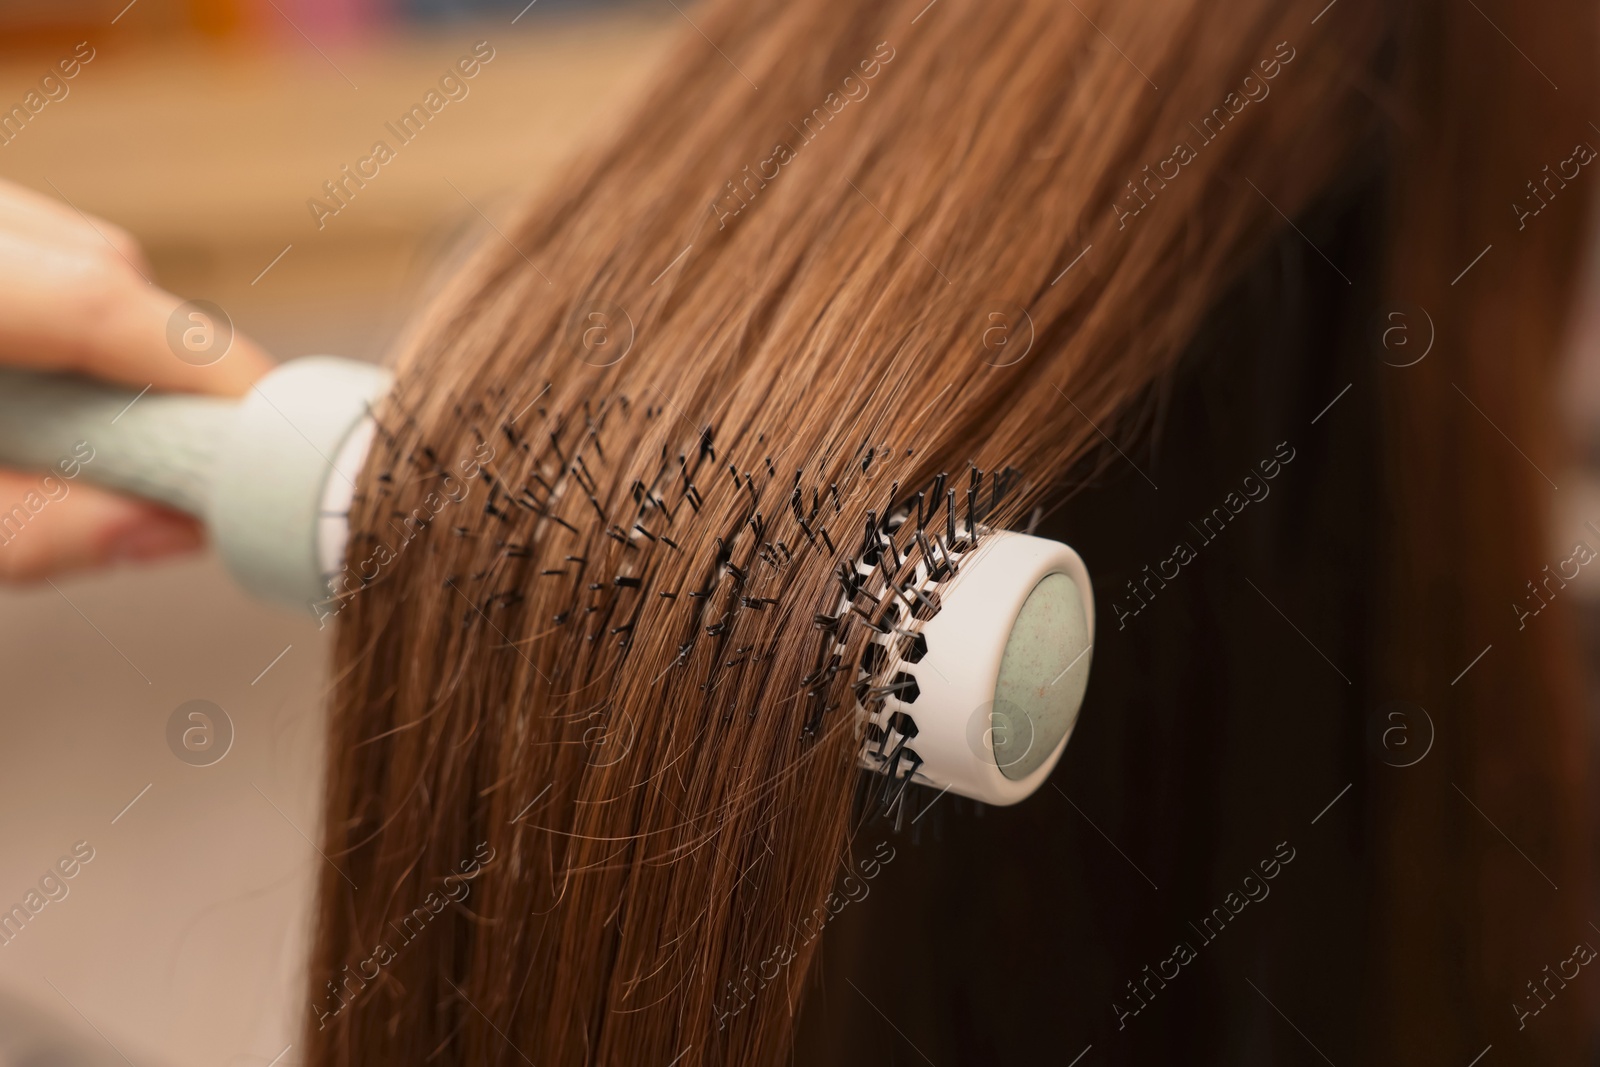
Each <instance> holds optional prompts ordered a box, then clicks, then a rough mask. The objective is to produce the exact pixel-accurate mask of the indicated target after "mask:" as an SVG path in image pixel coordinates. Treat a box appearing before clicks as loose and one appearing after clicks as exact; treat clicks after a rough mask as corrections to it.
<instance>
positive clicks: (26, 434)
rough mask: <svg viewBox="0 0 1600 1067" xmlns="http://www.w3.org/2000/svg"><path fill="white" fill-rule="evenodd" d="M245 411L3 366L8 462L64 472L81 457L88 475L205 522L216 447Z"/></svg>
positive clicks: (1, 420) (1, 415) (0, 459)
mask: <svg viewBox="0 0 1600 1067" xmlns="http://www.w3.org/2000/svg"><path fill="white" fill-rule="evenodd" d="M235 407H237V403H236V402H235V401H230V400H219V399H216V398H212V397H197V396H176V395H169V394H155V393H144V394H141V393H140V391H139V390H136V389H124V388H121V387H119V386H114V385H107V384H105V383H103V382H97V381H91V380H89V379H86V378H79V377H76V376H69V375H61V374H40V373H36V372H33V371H21V370H0V463H3V464H4V465H6V466H8V467H17V468H21V469H23V470H41V471H49V472H51V473H52V474H55V475H57V476H58V477H60V476H62V475H63V474H64V473H65V471H64V468H63V467H62V465H63V464H67V463H70V462H72V461H73V460H77V461H79V463H80V474H81V477H82V478H83V479H84V480H85V481H89V482H93V483H95V484H96V485H101V486H104V487H106V488H108V489H115V490H118V491H120V492H124V493H130V494H132V495H134V496H141V497H144V498H146V499H148V500H154V501H157V502H159V503H162V504H166V505H167V506H168V507H172V508H176V509H177V510H179V511H183V512H187V513H188V514H190V515H193V516H195V517H197V518H203V517H204V516H205V507H206V501H207V499H208V498H209V497H210V490H211V474H212V467H213V465H214V463H215V460H216V449H217V446H218V443H219V442H220V441H221V439H222V436H223V432H224V430H225V428H226V427H227V425H228V424H229V423H230V422H231V421H232V420H233V414H234V409H235ZM85 446H87V447H85ZM91 450H92V451H91ZM85 456H89V457H92V458H89V459H87V461H85Z"/></svg>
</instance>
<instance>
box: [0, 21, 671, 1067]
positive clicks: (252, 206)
mask: <svg viewBox="0 0 1600 1067" xmlns="http://www.w3.org/2000/svg"><path fill="white" fill-rule="evenodd" d="M135 10H137V9H135ZM662 10H663V11H664V12H665V18H664V19H663V18H660V17H656V18H649V17H645V16H642V15H639V14H637V13H634V14H624V15H620V16H616V15H614V16H608V17H606V18H604V19H603V20H595V21H585V20H582V19H578V18H576V17H563V18H561V19H549V18H546V19H542V20H541V19H534V18H532V17H530V18H529V19H525V20H523V21H522V22H520V23H519V24H518V26H517V27H516V28H515V30H513V29H512V28H510V27H509V26H455V25H453V26H448V27H440V28H438V29H437V30H435V31H432V32H431V34H430V36H428V37H427V38H426V39H409V38H408V39H395V40H392V41H388V42H385V43H383V44H382V45H381V46H364V47H362V48H359V49H338V48H332V49H329V50H328V59H327V60H324V59H323V58H322V57H321V56H319V55H318V54H317V52H316V51H314V50H313V49H311V48H309V47H304V46H302V47H297V48H295V49H294V50H292V51H277V52H273V51H247V50H237V49H230V50H223V49H220V48H218V49H207V48H204V47H201V46H197V45H193V44H189V45H180V44H173V45H171V46H170V47H168V46H163V47H159V48H157V49H156V50H154V51H149V50H146V51H139V50H137V49H135V48H133V47H132V46H129V47H126V48H124V47H121V46H120V45H119V43H118V40H117V37H116V35H115V33H114V32H111V30H114V29H115V28H111V30H108V31H106V32H104V33H103V34H101V36H100V37H99V38H97V39H96V41H95V47H96V49H97V55H96V58H95V59H94V60H93V61H92V62H91V63H90V64H89V65H88V66H86V67H85V68H84V69H83V70H82V72H81V73H80V74H79V75H78V77H76V78H75V79H73V80H72V82H71V83H70V86H71V91H70V94H69V95H68V96H67V97H66V98H65V99H64V100H61V101H58V102H54V103H51V104H49V105H48V106H47V107H46V108H45V109H44V110H43V111H41V112H40V114H39V115H38V116H37V117H36V119H35V120H34V121H33V122H31V123H30V124H29V126H28V127H27V128H26V130H25V131H24V132H23V134H22V135H21V136H20V137H18V138H17V139H16V140H15V141H14V142H13V143H11V144H10V145H7V146H3V147H0V175H4V176H5V177H7V178H9V179H11V180H14V181H18V182H21V183H23V184H25V185H28V186H31V187H33V188H35V189H39V190H41V191H43V192H45V193H46V194H48V195H56V190H59V192H60V194H62V195H64V196H65V197H67V198H68V199H70V200H71V202H72V203H73V204H74V205H76V206H77V207H79V208H80V209H82V210H84V211H86V212H90V213H94V214H98V215H102V216H105V217H106V218H109V219H112V220H114V221H116V222H118V223H120V224H121V225H123V226H125V227H127V228H128V229H130V230H131V231H132V232H133V233H134V234H135V235H136V236H137V237H138V238H139V239H140V240H141V241H143V242H144V244H145V246H146V248H147V249H148V250H149V253H150V255H151V258H152V260H153V262H154V264H155V267H156V271H157V276H158V281H159V282H160V283H161V284H162V285H164V286H166V287H167V288H170V289H172V290H174V291H175V292H178V293H180V294H183V295H185V296H188V297H193V298H207V299H211V300H214V301H216V302H217V303H219V304H221V305H222V306H223V307H224V308H226V309H227V310H228V311H229V312H230V314H231V315H232V316H233V318H234V320H235V322H236V323H237V325H238V326H239V327H240V328H241V329H242V330H244V331H245V332H247V333H249V334H251V335H252V336H254V337H256V338H257V339H258V340H260V341H262V342H263V343H264V344H266V345H267V347H268V348H269V349H270V350H271V351H273V352H274V354H276V355H277V356H279V357H280V358H287V357H290V356H294V355H299V354H302V353H305V352H310V351H332V352H338V353H341V354H346V355H353V356H364V357H371V358H375V357H377V356H378V355H380V354H381V353H382V352H383V350H384V349H385V348H386V347H387V345H388V343H389V341H390V339H391V338H392V337H393V336H394V334H395V332H396V331H397V330H398V329H399V327H400V326H401V324H402V323H403V322H404V321H405V319H406V318H407V316H408V315H409V314H410V313H411V312H412V311H413V310H414V309H415V306H416V303H417V301H418V298H419V294H420V292H421V290H422V288H423V287H424V285H425V282H426V279H427V278H428V277H429V275H430V273H431V272H432V271H433V269H434V265H435V262H436V257H437V256H438V255H439V252H440V250H441V249H442V248H444V247H447V246H448V245H450V244H451V243H452V242H453V241H454V240H455V239H456V238H458V237H468V238H470V237H472V236H474V235H481V234H487V233H488V232H489V231H488V224H487V223H486V222H485V221H484V219H483V217H482V216H480V215H479V214H478V209H481V210H482V211H483V212H484V213H485V214H486V215H487V216H488V217H489V218H490V219H496V218H498V217H503V212H504V210H505V209H506V208H507V207H508V206H509V204H510V203H511V202H512V200H513V199H514V198H515V197H516V196H517V195H518V192H519V191H520V190H525V189H528V188H530V187H534V186H537V185H539V184H540V183H541V182H544V181H546V180H548V179H549V178H550V176H551V175H552V174H553V173H555V172H556V170H557V169H558V168H559V167H560V165H561V164H562V162H563V160H565V159H567V158H568V157H569V155H570V154H571V153H572V151H573V150H574V149H575V148H576V147H577V145H578V144H579V142H581V141H582V140H583V139H584V138H586V137H587V136H589V135H591V134H596V135H603V133H604V130H605V127H606V125H607V123H608V122H609V121H610V119H611V117H612V116H613V115H615V114H616V112H617V110H618V109H619V108H621V107H623V106H624V105H625V103H626V101H627V100H628V98H629V97H630V95H632V94H633V93H634V92H635V91H636V86H637V84H638V82H639V80H640V79H641V77H642V76H643V75H644V74H645V73H646V72H647V70H648V68H649V66H650V65H651V64H652V63H653V62H654V61H655V59H656V58H657V56H658V55H659V54H660V52H661V49H662V47H663V44H664V42H665V39H666V36H667V31H669V30H671V29H673V21H676V22H679V23H680V24H681V20H679V19H678V17H677V16H676V15H675V14H674V13H673V12H672V10H671V8H670V7H666V6H665V5H663V7H662ZM669 20H671V21H669ZM479 40H488V41H490V43H491V44H492V46H493V47H494V49H495V58H494V59H493V60H492V61H491V62H490V63H489V64H488V65H486V66H485V67H484V68H483V69H482V71H481V73H480V74H479V75H478V76H477V77H476V78H474V79H472V80H471V81H470V82H469V83H468V84H469V86H470V92H469V95H468V96H467V97H466V98H465V99H463V100H459V101H455V102H452V103H450V104H448V105H447V106H446V107H445V108H444V109H443V110H442V111H441V112H440V113H439V114H438V115H437V116H435V117H434V119H433V120H432V121H430V123H429V124H428V126H427V128H426V129H425V130H424V131H423V132H422V133H421V134H420V135H419V136H418V137H417V138H416V139H415V140H414V141H413V142H412V143H410V144H408V145H405V146H403V147H398V151H397V156H396V158H395V159H394V160H393V161H392V162H391V163H389V164H388V165H386V166H384V167H383V168H382V169H381V171H380V173H379V175H378V176H377V177H376V178H375V179H372V180H370V181H368V183H367V187H366V188H365V189H363V190H361V191H359V193H358V194H357V196H356V197H355V198H354V199H353V200H352V201H351V204H350V206H349V207H348V208H347V209H346V210H344V211H341V212H340V214H339V215H338V216H336V217H334V218H331V219H328V220H327V224H326V226H325V227H324V228H323V229H322V230H320V231H319V230H318V229H317V228H316V226H315V224H314V222H313V220H312V216H311V214H310V212H309V211H308V210H307V208H306V200H307V199H308V198H310V197H312V196H316V195H318V194H319V193H320V192H321V186H322V182H323V181H324V180H327V179H330V178H333V177H334V176H335V175H336V174H337V172H338V171H339V168H340V166H341V165H342V164H352V165H353V164H354V163H355V161H356V160H357V159H359V158H360V157H362V156H365V155H367V154H368V152H369V151H370V149H371V146H372V143H373V142H374V141H375V140H378V139H380V138H381V139H385V140H390V143H391V145H392V146H393V145H394V142H393V140H392V137H391V135H388V134H387V132H386V131H385V130H384V123H385V122H388V121H394V120H395V119H397V118H398V117H399V115H401V114H402V113H403V112H405V111H406V110H408V109H409V107H410V106H411V104H413V103H415V102H418V101H419V100H420V99H421V98H422V95H423V94H424V93H425V92H427V90H428V89H429V88H431V87H434V86H435V85H436V84H437V81H438V78H439V76H440V74H441V73H443V71H444V70H445V69H446V67H448V66H449V65H450V64H451V63H453V62H454V61H455V60H456V59H457V58H458V57H459V56H461V55H463V54H465V53H467V52H468V51H469V50H470V48H471V46H472V44H473V43H474V42H476V41H479ZM144 44H145V45H146V46H148V45H149V44H150V41H149V39H148V37H146V39H145V40H144ZM55 58H57V57H56V56H54V55H52V54H51V53H50V52H49V51H48V50H46V51H44V52H40V53H35V54H29V55H24V56H21V57H17V56H8V57H7V58H6V59H5V60H4V61H3V63H0V104H6V103H8V102H10V101H13V100H17V99H20V97H21V95H22V93H24V92H26V91H27V88H28V86H30V85H31V84H33V83H35V82H37V80H38V78H39V77H40V75H41V74H43V73H44V72H45V71H46V70H48V69H49V66H50V65H51V63H52V62H53V61H54V59H55ZM335 64H336V65H337V68H338V69H337V70H335V69H334V65H335ZM341 72H342V73H341ZM346 77H348V78H349V81H350V82H354V83H355V85H357V86H359V87H360V88H359V89H356V88H352V87H351V85H350V83H349V82H347V81H346V80H345V79H346ZM452 186H453V187H452ZM458 190H459V191H458ZM467 200H470V201H471V202H472V204H473V205H476V208H474V207H473V206H470V205H469V204H468V203H467ZM286 245H292V246H293V247H292V248H291V249H290V251H289V252H288V253H287V254H285V255H284V256H283V258H282V259H281V260H279V261H278V262H277V264H276V265H275V266H273V267H272V269H271V270H270V271H267V273H266V274H265V275H264V276H261V277H260V279H259V281H256V282H255V283H254V284H252V280H253V279H256V278H257V276H258V275H261V272H262V270H263V269H264V268H265V267H267V266H268V264H269V263H270V262H271V261H272V260H273V257H275V256H277V255H278V253H279V252H280V251H281V250H282V249H283V248H284V247H285V246H286ZM57 585H58V586H59V589H52V588H50V587H49V586H40V587H37V588H33V589H26V590H17V589H10V590H0V680H3V683H4V684H3V687H0V910H4V909H9V908H10V907H11V905H13V904H15V903H19V902H21V901H22V900H23V899H24V896H25V894H26V893H27V892H28V891H29V890H30V888H33V887H35V886H37V884H38V882H39V879H40V876H41V875H42V874H43V873H44V872H45V870H46V869H47V868H48V867H49V866H50V865H51V864H53V863H54V862H55V861H56V859H57V858H58V857H59V856H61V855H63V854H65V853H67V852H68V851H70V849H71V846H72V845H73V843H74V842H77V841H88V842H89V843H90V844H91V845H92V846H93V847H94V849H95V850H96V856H95V859H94V860H93V861H92V862H91V863H89V864H88V865H86V866H85V867H84V868H83V869H82V871H81V872H80V873H79V874H78V876H77V877H76V878H75V879H74V880H73V881H72V882H71V883H69V884H70V893H69V894H68V896H67V897H66V898H65V899H63V900H60V901H57V902H52V903H50V904H48V905H47V906H46V907H45V908H44V909H43V910H42V911H41V912H40V913H39V914H38V915H36V916H34V917H33V919H32V921H30V922H29V923H28V925H27V926H26V927H25V928H24V929H23V931H22V933H21V935H20V936H17V937H16V938H14V940H13V941H12V942H11V943H10V944H7V945H3V946H0V1000H5V1001H11V1002H14V1003H15V1004H16V1005H20V1008H5V1006H4V1005H0V1009H4V1010H0V1020H4V1019H5V1018H7V1017H8V1012H10V1013H11V1014H10V1016H9V1017H15V1011H17V1010H20V1011H21V1012H23V1014H24V1016H27V1017H33V1018H37V1019H40V1020H46V1021H48V1020H50V1019H51V1018H52V1017H53V1018H54V1019H55V1020H58V1021H59V1022H60V1023H61V1025H63V1026H65V1027H67V1028H68V1029H71V1030H75V1031H77V1032H78V1033H79V1036H80V1037H81V1038H83V1039H84V1040H86V1041H87V1042H89V1043H90V1044H91V1045H92V1046H94V1047H98V1048H100V1049H101V1051H102V1052H104V1053H106V1054H107V1055H108V1056H109V1057H110V1058H111V1060H112V1061H114V1062H117V1063H121V1062H123V1059H122V1057H123V1056H126V1057H127V1058H128V1059H129V1060H130V1061H131V1062H133V1063H137V1064H139V1067H147V1065H150V1067H154V1065H156V1064H170V1065H175V1067H201V1065H206V1067H217V1065H238V1067H252V1065H253V1067H264V1065H266V1064H268V1063H270V1062H272V1061H273V1059H274V1057H277V1056H279V1055H280V1054H282V1058H281V1059H279V1060H278V1061H277V1064H278V1065H279V1067H288V1065H292V1064H296V1063H298V1062H299V1050H298V1048H289V1049H287V1050H286V1046H289V1045H291V1044H297V1042H298V1034H297V1030H296V1028H297V1027H298V1026H300V1025H302V1024H303V1022H304V1020H305V1018H306V1010H307V1009H306V990H305V987H304V975H303V969H302V968H303V950H304V945H305V937H306V929H305V918H306V915H307V907H308V901H309V889H310V885H311V880H312V879H313V878H314V877H315V875H316V874H317V872H318V870H319V869H320V868H321V867H322V865H323V864H324V863H325V862H326V861H325V860H324V859H323V858H322V857H321V856H320V855H319V854H318V853H317V852H316V850H315V849H314V847H313V846H312V844H311V841H310V840H308V838H310V839H312V840H314V839H315V838H316V836H317V833H318V830H317V826H318V821H319V812H318V807H319V793H320V785H321V781H320V773H321V772H320V764H321V754H320V748H321V738H322V729H323V727H322V699H323V694H324V690H325V686H326V669H327V653H328V649H327V646H326V639H327V634H326V633H319V632H318V631H317V629H316V626H315V624H314V623H312V622H311V621H309V620H307V619H303V618H300V617H298V616H294V615H291V614H288V613H284V612H280V611H278V610H276V609H273V608H268V607H263V606H260V605H257V604H254V603H252V602H250V601H249V600H247V599H246V598H245V597H244V596H243V594H241V593H240V592H238V590H237V589H236V588H234V587H233V585H232V583H231V582H230V581H229V580H228V578H227V577H226V576H225V575H224V574H223V573H222V570H221V568H220V566H219V565H218V564H217V563H216V561H215V560H214V559H211V558H205V559H201V560H197V561H193V562H187V563H180V564H174V565H166V566H160V567H156V568H151V569H145V570H139V571H123V572H119V573H115V574H111V575H104V576H96V577H90V578H83V579H74V580H61V581H58V582H57ZM280 654H281V658H275V657H279V656H280ZM196 698H199V699H206V700H211V701H214V702H216V703H217V704H218V705H220V706H221V707H222V708H223V709H224V710H225V711H226V712H227V713H228V715H229V717H230V718H231V719H232V721H233V723H234V726H235V730H236V738H235V741H234V747H233V748H232V750H230V751H229V753H228V755H227V756H226V757H225V758H224V759H223V760H221V761H220V762H219V763H217V764H216V765H214V766H210V767H193V766H188V765H186V764H184V763H183V762H181V761H179V760H178V759H177V758H176V757H175V756H174V755H173V754H172V753H171V752H170V751H169V749H168V747H167V742H166V737H165V730H166V724H167V720H168V717H169V716H170V715H171V713H172V711H173V710H174V709H175V708H176V707H177V706H178V705H179V704H181V703H183V702H185V701H187V700H191V699H196ZM146 786H148V787H149V788H148V790H147V789H146ZM130 801H132V802H133V804H132V806H131V807H128V805H129V803H130ZM125 808H126V811H125V812H124V809H125ZM119 813H121V814H119ZM114 820H115V821H114ZM8 1036H12V1035H7V1034H3V1033H0V1067H10V1064H12V1063H23V1062H27V1063H30V1064H37V1063H42V1062H46V1061H45V1060H40V1059H26V1060H24V1059H20V1058H17V1059H14V1058H12V1057H13V1055H14V1050H13V1049H11V1048H9V1047H8V1042H7V1040H6V1038H7V1037H8ZM48 1062H51V1063H56V1062H60V1061H58V1060H54V1059H51V1060H49V1061H48Z"/></svg>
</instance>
